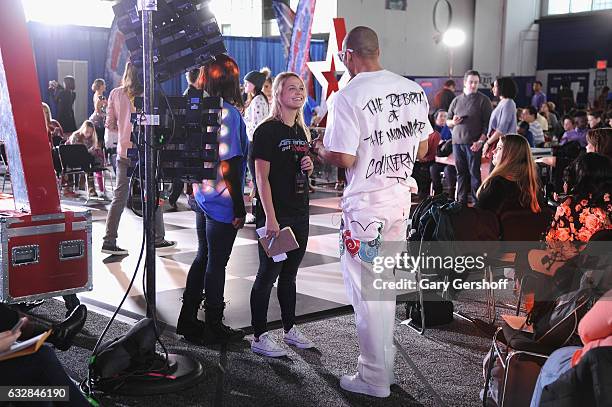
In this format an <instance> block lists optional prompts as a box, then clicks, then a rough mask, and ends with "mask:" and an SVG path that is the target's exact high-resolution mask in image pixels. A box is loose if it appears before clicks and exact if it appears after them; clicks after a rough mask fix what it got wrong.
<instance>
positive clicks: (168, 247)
mask: <svg viewBox="0 0 612 407" xmlns="http://www.w3.org/2000/svg"><path fill="white" fill-rule="evenodd" d="M174 248H176V245H173V246H164V247H156V248H155V250H156V251H160V250H170V249H174Z"/></svg>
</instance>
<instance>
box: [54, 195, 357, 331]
mask: <svg viewBox="0 0 612 407" xmlns="http://www.w3.org/2000/svg"><path fill="white" fill-rule="evenodd" d="M339 200H340V198H339V195H338V194H337V193H334V192H316V193H314V194H312V195H311V201H310V202H311V208H310V213H311V218H310V237H309V241H308V247H307V252H306V255H305V257H304V260H303V261H302V264H301V267H300V270H299V272H298V275H297V291H298V295H297V307H296V308H297V314H298V316H300V315H307V314H308V315H309V314H314V313H319V312H325V311H330V310H334V309H337V308H340V307H344V306H346V305H347V304H348V301H347V299H346V295H345V290H344V285H343V281H342V274H341V272H340V263H339V253H338V232H337V231H338V227H339V224H340V211H339V209H338V204H339ZM62 203H63V204H64V205H68V206H70V207H72V208H73V209H75V210H76V209H77V208H76V206H81V207H82V206H83V200H82V199H81V200H80V201H79V200H63V201H62ZM108 204H109V202H108V201H97V200H90V201H89V202H88V203H87V205H86V206H87V208H89V209H90V210H91V211H92V215H93V252H94V255H93V284H94V289H93V291H91V292H86V293H82V294H79V297H80V298H81V299H82V300H83V301H84V302H86V303H87V302H89V303H91V304H94V305H97V306H99V307H102V308H105V309H107V310H109V311H110V310H114V309H115V307H116V306H117V305H118V304H119V303H120V301H121V299H122V297H123V295H124V294H125V292H126V290H127V288H128V286H129V284H130V280H131V279H132V276H133V274H134V270H135V268H136V265H137V262H138V255H139V253H140V247H141V242H142V237H141V236H142V220H141V218H139V217H137V216H136V215H134V213H133V212H132V211H131V210H128V209H126V210H125V211H124V213H123V216H122V218H121V223H120V226H119V238H118V241H117V244H118V245H119V246H120V247H122V248H124V249H127V250H128V251H129V255H128V256H108V255H105V254H103V253H101V251H100V250H101V246H102V237H103V235H104V230H105V220H106V214H107V207H108ZM179 209H180V210H179V211H178V212H172V213H164V223H165V227H166V239H168V240H175V241H177V242H178V243H177V247H176V248H174V249H169V250H165V251H164V252H158V255H157V257H156V258H157V262H156V291H157V297H156V298H157V309H158V313H159V316H160V319H161V320H163V321H164V322H166V323H168V324H169V325H172V326H174V325H175V324H176V320H177V318H178V313H179V310H180V307H181V296H182V292H183V289H184V286H185V279H186V277H187V272H188V270H189V267H190V266H191V263H192V261H193V259H194V258H195V256H196V251H197V238H196V232H195V215H194V213H193V212H192V211H191V210H189V209H188V207H187V205H186V201H185V197H184V196H183V197H181V199H180V200H179ZM81 210H82V209H81ZM257 244H258V243H257V240H256V234H255V226H254V225H246V226H245V228H244V229H242V230H240V232H239V233H238V238H237V239H236V242H235V244H234V249H233V251H232V255H231V257H230V261H229V264H228V267H227V275H226V283H225V300H226V301H227V308H226V312H225V322H226V323H227V324H228V325H231V326H233V327H240V328H245V327H249V326H250V325H251V323H250V321H251V318H250V306H249V295H250V291H251V286H252V284H253V281H254V280H255V276H256V274H257V268H258V265H259V259H258V254H257ZM143 262H144V259H143ZM142 281H143V279H142V265H141V267H140V269H139V270H138V273H137V275H136V278H135V280H134V285H133V286H132V288H131V290H130V293H129V296H128V298H127V300H126V302H125V304H124V305H123V307H122V311H121V312H122V313H123V314H124V315H126V316H132V317H136V318H139V317H140V316H142V315H145V314H146V303H145V299H144V295H143V292H144V290H143V286H142ZM279 319H280V309H279V306H278V300H277V298H276V291H275V289H273V292H272V295H271V297H270V307H269V312H268V320H269V321H270V322H273V321H278V320H279Z"/></svg>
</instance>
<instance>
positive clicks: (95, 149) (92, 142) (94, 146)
mask: <svg viewBox="0 0 612 407" xmlns="http://www.w3.org/2000/svg"><path fill="white" fill-rule="evenodd" d="M66 144H83V145H84V146H85V147H87V152H88V153H89V154H90V155H91V157H92V162H93V163H95V164H96V165H102V163H103V162H104V154H103V153H102V149H101V148H100V145H99V144H98V136H97V135H96V130H95V127H94V123H93V122H92V121H90V120H85V121H84V122H83V124H82V125H81V127H80V128H79V129H78V130H77V131H75V132H74V133H72V135H71V136H70V138H68V141H67V142H66ZM87 177H88V183H89V196H96V189H95V188H94V185H93V182H92V181H93V179H91V175H88V176H87ZM94 177H95V179H96V184H98V189H99V190H100V196H106V191H105V190H104V177H103V176H102V172H100V171H98V172H95V173H94Z"/></svg>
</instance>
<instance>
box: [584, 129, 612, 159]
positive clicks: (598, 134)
mask: <svg viewBox="0 0 612 407" xmlns="http://www.w3.org/2000/svg"><path fill="white" fill-rule="evenodd" d="M586 139H587V146H586V150H587V153H599V154H603V155H605V156H606V157H609V158H612V128H610V127H603V128H599V129H594V130H589V131H588V132H587V136H586Z"/></svg>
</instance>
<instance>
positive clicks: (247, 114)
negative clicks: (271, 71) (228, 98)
mask: <svg viewBox="0 0 612 407" xmlns="http://www.w3.org/2000/svg"><path fill="white" fill-rule="evenodd" d="M266 79H267V76H266V74H265V73H261V72H258V71H251V72H249V73H248V74H246V76H245V77H244V90H245V92H246V93H247V95H249V96H248V97H249V100H250V102H249V103H248V106H247V107H246V109H245V110H244V122H245V124H246V126H247V135H248V136H249V141H252V140H253V133H254V132H255V128H256V127H257V125H258V124H259V123H261V122H262V121H263V120H264V119H265V118H266V117H268V114H269V113H270V104H269V101H268V98H267V97H266V95H265V94H264V93H263V90H262V89H263V86H264V84H265V83H266Z"/></svg>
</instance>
